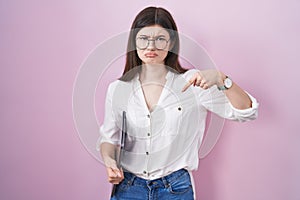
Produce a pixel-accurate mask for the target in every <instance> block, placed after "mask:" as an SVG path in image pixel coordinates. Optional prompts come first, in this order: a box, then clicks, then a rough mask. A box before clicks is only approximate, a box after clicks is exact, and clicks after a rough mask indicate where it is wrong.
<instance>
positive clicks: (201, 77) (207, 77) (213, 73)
mask: <svg viewBox="0 0 300 200" xmlns="http://www.w3.org/2000/svg"><path fill="white" fill-rule="evenodd" d="M223 79H225V75H224V74H223V73H222V72H220V71H218V70H215V69H208V70H203V71H198V72H196V73H195V74H194V75H193V77H192V78H191V79H190V80H189V82H188V83H187V84H186V85H185V86H184V87H183V88H182V92H184V91H186V90H187V89H188V87H190V86H191V85H194V86H199V87H201V88H203V89H205V90H206V89H208V88H210V87H211V86H213V85H218V86H219V85H222V84H223Z"/></svg>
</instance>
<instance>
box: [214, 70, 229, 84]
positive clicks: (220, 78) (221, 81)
mask: <svg viewBox="0 0 300 200" xmlns="http://www.w3.org/2000/svg"><path fill="white" fill-rule="evenodd" d="M217 73H218V80H217V83H216V85H217V86H218V87H220V86H223V85H224V80H225V79H226V77H227V76H226V75H225V74H224V73H223V72H221V71H217Z"/></svg>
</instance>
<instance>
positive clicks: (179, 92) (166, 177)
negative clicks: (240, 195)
mask: <svg viewBox="0 0 300 200" xmlns="http://www.w3.org/2000/svg"><path fill="white" fill-rule="evenodd" d="M178 52H179V37H178V33H177V27H176V24H175V22H174V20H173V18H172V16H171V14H170V13H169V12H168V11H167V10H165V9H163V8H156V7H148V8H145V9H144V10H142V11H141V12H140V13H139V14H138V15H137V16H136V18H135V20H134V22H133V24H132V27H131V32H130V35H129V40H128V49H127V55H126V65H125V69H124V72H123V76H122V77H121V78H120V79H119V80H116V81H114V82H112V83H111V84H110V85H109V88H108V91H107V96H106V103H105V117H104V122H103V124H102V125H101V128H100V134H101V137H100V139H99V140H98V142H97V147H98V150H100V151H101V156H102V158H103V161H104V163H105V165H106V169H107V174H108V181H109V182H110V183H113V184H115V185H116V191H115V193H114V195H113V196H112V198H111V199H128V200H134V199H141V200H145V199H163V200H168V199H178V200H185V199H186V200H191V199H194V191H193V187H192V186H193V184H192V182H193V181H192V177H191V173H190V172H191V171H192V170H196V169H197V168H198V160H199V159H198V149H199V146H200V144H201V141H202V137H203V132H204V130H205V119H206V114H207V110H210V111H212V112H214V113H216V114H218V115H219V116H222V117H224V118H226V119H231V120H238V121H247V120H252V119H255V118H256V116H257V107H258V103H257V102H256V100H255V99H254V98H253V97H252V96H251V95H250V94H248V93H246V92H245V91H244V90H242V89H241V88H240V87H239V86H238V85H237V84H236V83H235V82H233V81H232V80H231V78H229V77H228V76H226V75H225V74H224V73H223V72H221V71H218V70H216V69H210V70H203V71H200V70H196V69H191V70H187V69H184V68H182V67H181V65H180V63H179V61H178ZM124 111H125V113H126V119H127V121H126V126H127V137H126V144H125V147H124V149H123V150H124V151H123V154H122V160H121V166H118V165H117V161H116V160H117V156H116V151H117V150H116V149H117V148H116V147H117V146H118V145H119V144H120V135H121V133H120V129H122V123H123V120H122V113H124Z"/></svg>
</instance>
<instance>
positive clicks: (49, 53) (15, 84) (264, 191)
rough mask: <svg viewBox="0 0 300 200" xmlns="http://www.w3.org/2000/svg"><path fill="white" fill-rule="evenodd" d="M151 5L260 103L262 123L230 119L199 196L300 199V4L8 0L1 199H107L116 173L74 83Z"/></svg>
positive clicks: (4, 5)
mask: <svg viewBox="0 0 300 200" xmlns="http://www.w3.org/2000/svg"><path fill="white" fill-rule="evenodd" d="M183 2H184V3H183ZM148 5H160V6H163V7H165V8H167V9H168V10H170V11H171V13H172V14H173V16H174V18H175V21H176V22H177V25H178V27H179V31H180V32H182V33H184V34H186V35H189V36H190V37H192V38H193V39H194V40H196V41H197V42H199V43H201V44H202V45H203V46H204V47H205V48H206V49H207V50H208V52H209V54H210V56H211V57H212V58H213V60H214V61H215V62H216V64H217V65H218V67H219V69H221V70H222V71H224V72H226V73H227V74H230V75H231V77H232V78H233V79H234V80H235V81H236V82H237V83H239V85H240V86H242V87H243V88H244V89H245V90H247V91H249V92H250V93H251V94H253V95H254V96H255V97H256V98H257V99H258V101H259V102H260V110H259V118H258V119H257V120H256V121H252V122H249V123H243V124H241V123H235V122H229V121H228V122H226V124H225V127H224V129H223V133H222V135H221V138H220V140H219V142H218V143H217V145H216V146H215V148H214V150H213V151H212V152H211V153H210V154H209V155H208V156H207V157H206V158H205V159H203V160H201V164H200V167H199V170H198V171H197V172H195V173H194V175H195V179H196V184H197V187H196V190H197V196H198V197H199V198H198V199H209V200H241V199H243V200H266V199H272V200H282V199H287V200H299V199H300V191H299V186H300V183H299V180H300V170H299V168H300V156H299V153H300V136H299V128H298V126H297V122H296V119H297V118H299V116H298V115H297V111H298V112H299V103H298V99H297V98H299V95H300V89H299V84H298V81H297V78H298V77H299V59H298V58H299V52H300V39H299V35H300V16H299V15H300V14H299V8H300V2H299V1H296V0H288V1H281V2H280V1H274V0H253V1H243V3H242V2H241V1H238V0H228V1H221V0H212V1H190V0H187V1H181V2H180V1H178V2H174V1H171V0H165V1H153V2H151V1H140V0H129V1H110V2H108V1H102V2H100V1H95V0H92V1H83V0H76V1H58V0H53V1H50V0H49V1H37V0H36V1H34V0H28V1H17V0H10V1H1V2H0V28H1V31H0V53H1V54H0V55H1V59H0V66H1V68H0V69H1V72H0V88H1V93H0V96H1V98H0V99H1V100H0V101H1V112H0V113H1V114H0V116H1V120H0V133H1V135H0V199H1V200H16V199H28V200H29V199H30V200H33V199H34V200H39V199H43V200H48V199H49V200H53V199H59V200H65V199H72V200H82V199H89V200H96V199H98V200H99V199H108V195H109V190H110V187H111V185H110V184H108V183H107V181H106V178H107V177H106V173H105V169H104V167H103V165H102V164H101V163H100V162H99V161H97V159H95V158H94V157H93V156H91V154H89V153H88V151H87V150H86V149H85V147H84V146H83V145H82V143H81V141H80V139H79V137H78V134H77V132H76V129H75V125H74V122H73V116H72V91H73V83H74V81H75V78H76V74H77V71H78V70H79V67H80V64H81V63H82V62H83V60H84V59H85V58H86V56H87V55H88V53H89V52H90V51H91V50H92V49H93V48H94V47H95V46H96V45H97V44H99V43H100V42H103V41H105V40H106V39H107V38H109V37H111V36H113V35H116V34H118V33H120V32H124V31H127V30H128V29H129V27H130V25H131V22H132V20H133V18H134V16H135V15H136V14H137V12H138V11H140V10H141V9H142V8H144V7H145V6H148ZM297 54H298V58H297ZM120 71H122V67H121V66H120ZM100 112H101V111H100ZM298 120H299V119H298Z"/></svg>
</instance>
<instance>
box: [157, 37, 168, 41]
mask: <svg viewBox="0 0 300 200" xmlns="http://www.w3.org/2000/svg"><path fill="white" fill-rule="evenodd" d="M156 40H157V41H165V40H166V39H165V38H162V37H160V38H157V39H156Z"/></svg>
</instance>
